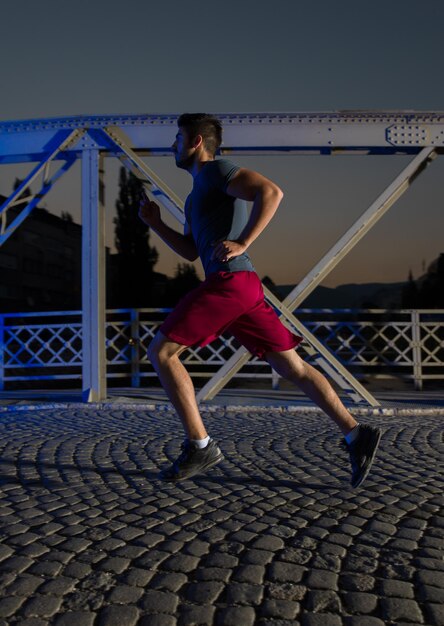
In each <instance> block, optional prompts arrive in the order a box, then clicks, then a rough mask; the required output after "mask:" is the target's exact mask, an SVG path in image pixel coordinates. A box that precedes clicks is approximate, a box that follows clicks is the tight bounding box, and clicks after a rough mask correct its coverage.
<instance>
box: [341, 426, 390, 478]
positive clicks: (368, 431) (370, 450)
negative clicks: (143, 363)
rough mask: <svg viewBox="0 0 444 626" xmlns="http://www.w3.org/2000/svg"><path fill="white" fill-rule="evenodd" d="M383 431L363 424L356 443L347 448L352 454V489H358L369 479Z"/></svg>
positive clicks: (348, 445) (346, 445)
mask: <svg viewBox="0 0 444 626" xmlns="http://www.w3.org/2000/svg"><path fill="white" fill-rule="evenodd" d="M381 434H382V432H381V429H380V428H375V427H374V426H368V425H367V424H363V425H362V426H361V425H360V426H359V434H358V437H357V438H356V439H355V441H354V442H353V443H351V444H348V443H347V442H346V441H345V440H344V443H345V447H346V449H347V450H348V452H349V454H350V461H351V466H352V479H351V485H352V487H358V486H359V485H361V484H362V483H363V482H364V480H365V479H366V478H367V475H368V473H369V471H370V468H371V466H372V463H373V459H374V458H375V454H376V450H377V449H378V445H379V440H380V439H381Z"/></svg>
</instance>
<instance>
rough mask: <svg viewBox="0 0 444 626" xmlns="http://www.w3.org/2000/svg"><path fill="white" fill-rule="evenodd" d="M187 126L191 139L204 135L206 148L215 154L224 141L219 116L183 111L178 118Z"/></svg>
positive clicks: (182, 124) (178, 123)
mask: <svg viewBox="0 0 444 626" xmlns="http://www.w3.org/2000/svg"><path fill="white" fill-rule="evenodd" d="M177 125H178V126H179V127H182V128H185V129H186V131H187V132H188V134H189V136H190V139H194V138H195V137H197V135H202V139H203V142H204V146H205V149H206V150H207V151H208V152H209V153H210V154H211V155H212V156H214V155H215V154H216V152H217V150H218V148H219V146H220V144H221V143H222V124H221V123H220V122H219V120H218V119H217V117H214V116H213V115H210V114H208V113H183V114H182V115H181V116H180V117H179V119H178V120H177Z"/></svg>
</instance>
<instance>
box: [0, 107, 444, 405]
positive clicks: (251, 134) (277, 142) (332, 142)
mask: <svg viewBox="0 0 444 626" xmlns="http://www.w3.org/2000/svg"><path fill="white" fill-rule="evenodd" d="M218 117H219V118H220V119H221V121H222V123H223V125H224V145H223V147H222V150H221V152H222V153H223V154H233V153H238V154H262V155H264V154H291V153H299V154H304V153H308V154H313V153H315V154H316V153H318V154H327V155H329V154H412V155H417V156H415V158H414V159H413V160H412V162H411V163H410V164H409V166H407V168H405V170H404V171H403V172H401V174H400V175H399V176H398V177H397V178H396V179H395V181H393V183H392V184H391V185H390V186H389V187H388V188H387V190H386V191H384V192H383V193H382V194H381V196H380V197H379V198H378V200H376V201H375V203H373V204H372V206H371V207H369V209H368V210H367V211H366V212H365V213H364V214H363V215H362V216H361V218H359V220H358V221H357V222H356V223H355V224H354V225H353V226H352V227H351V229H349V231H347V233H345V235H344V236H343V237H342V238H341V239H340V240H339V241H338V242H337V244H336V245H335V246H334V247H333V248H332V249H331V250H330V251H329V252H327V254H326V255H325V256H324V257H323V258H322V259H321V261H320V262H319V263H318V264H317V265H316V266H315V267H314V268H313V270H312V271H311V272H309V274H308V275H307V276H306V277H305V278H304V279H303V280H302V281H301V283H299V285H298V286H297V287H296V288H295V289H294V290H293V292H292V293H291V294H290V295H289V296H288V297H287V298H286V299H285V301H284V302H279V301H278V300H276V298H275V297H274V296H273V294H271V293H270V292H269V291H268V290H265V291H266V296H267V299H268V300H269V301H270V302H271V303H272V304H273V305H274V306H275V308H276V309H278V310H279V312H280V314H281V315H282V317H283V322H284V323H286V324H287V325H290V326H292V327H294V328H296V329H297V330H299V332H301V334H303V335H304V337H305V338H306V340H307V342H308V350H309V353H311V354H312V355H313V356H314V357H315V360H316V361H317V363H318V365H320V366H321V367H322V368H323V369H324V370H326V371H327V372H328V373H329V374H330V375H332V376H333V378H334V379H336V380H337V382H339V384H340V385H341V386H342V387H343V389H344V390H345V391H346V392H347V393H348V394H349V395H350V396H351V397H352V398H353V399H354V400H355V401H366V402H368V403H370V404H372V405H376V404H377V401H376V400H375V399H374V398H373V397H372V396H371V394H369V393H368V392H367V391H366V390H365V389H364V388H363V387H362V386H361V385H360V383H358V381H356V380H355V379H354V377H353V376H351V374H350V373H349V372H348V371H347V370H345V368H343V367H342V366H341V364H340V363H338V362H337V361H336V360H335V359H334V358H333V357H332V356H331V355H330V353H329V352H328V351H327V350H326V349H325V348H324V346H322V344H320V343H319V342H318V341H317V340H316V338H315V337H313V336H312V335H311V334H310V333H309V332H308V331H307V329H306V328H305V327H304V326H303V325H302V324H301V323H300V322H299V321H298V320H296V319H295V318H294V316H293V314H292V310H294V308H295V307H296V306H299V305H300V303H301V302H302V301H303V300H304V299H305V298H306V297H307V295H308V294H309V293H310V292H311V291H312V290H313V289H314V288H315V287H316V286H317V285H318V284H319V283H320V282H321V281H322V280H323V279H324V278H325V276H326V275H327V274H328V273H329V272H330V271H331V270H332V269H333V267H335V266H336V264H337V263H338V262H339V260H340V259H342V258H343V257H344V256H345V255H346V254H347V253H348V252H349V251H350V250H351V249H352V247H353V246H354V245H356V243H357V242H358V241H359V239H361V238H362V236H364V234H365V233H366V232H368V230H369V229H370V228H371V227H372V226H373V225H374V224H375V223H376V222H377V221H378V219H379V218H380V217H381V216H382V215H383V214H384V213H385V212H386V211H387V210H388V208H389V207H390V206H391V205H392V204H393V203H394V202H395V201H396V199H397V198H399V197H400V195H401V194H402V193H404V191H405V190H406V189H407V188H408V186H409V185H410V184H411V182H412V180H413V178H414V177H415V176H416V175H417V174H418V173H419V172H420V171H422V169H423V168H424V166H425V165H426V164H427V163H428V162H429V161H430V160H431V159H432V158H434V156H436V154H437V153H441V152H442V150H443V147H444V113H443V112H414V111H392V112H384V111H374V112H372V111H344V112H321V113H312V112H306V113H254V114H247V113H245V114H237V113H228V114H225V113H224V114H219V115H218ZM176 121H177V115H126V116H79V117H69V118H57V119H41V120H24V121H11V122H0V164H2V163H20V162H35V161H38V162H39V164H38V165H37V166H36V167H35V168H34V170H33V171H32V172H31V174H30V175H29V176H28V177H27V179H26V180H25V181H24V182H23V183H22V185H21V186H20V187H19V188H18V189H17V190H16V191H15V192H14V193H13V194H11V196H10V197H9V198H8V199H7V200H6V202H5V203H4V205H3V206H2V207H1V208H0V213H1V216H2V224H3V227H2V231H1V235H0V245H1V243H3V242H4V241H5V240H6V239H7V237H8V236H10V234H12V232H13V231H14V230H15V228H17V227H18V226H19V224H20V223H21V222H22V221H23V220H24V219H25V218H26V216H27V215H29V213H30V212H31V210H32V208H33V207H34V206H36V204H37V202H38V201H39V200H40V199H41V198H42V197H43V196H44V195H45V194H46V193H47V192H48V191H49V190H50V188H51V187H52V185H53V183H54V182H55V181H56V180H57V179H58V178H60V176H61V175H62V174H63V173H64V172H65V171H67V169H69V167H70V166H71V165H72V163H73V162H75V160H76V159H77V158H82V209H83V224H84V234H83V237H84V239H83V254H84V269H83V282H84V288H83V313H84V315H83V319H84V322H83V332H84V344H85V349H86V352H85V355H86V363H87V365H85V367H84V372H83V377H84V381H83V382H84V384H83V389H84V397H85V400H88V401H91V400H100V399H104V398H105V397H106V382H105V377H104V372H105V353H104V346H105V337H104V290H103V286H104V284H105V275H104V262H103V249H104V225H103V203H102V202H101V200H100V197H99V192H98V189H99V186H100V173H99V162H100V158H101V157H103V156H111V157H116V156H117V157H118V158H120V159H121V161H122V163H124V165H125V166H126V167H128V168H129V169H130V170H131V171H133V172H134V173H135V174H136V175H137V176H138V177H139V178H140V179H141V180H142V182H143V183H144V185H145V188H146V189H147V191H148V192H150V193H151V194H153V195H154V197H155V198H156V199H157V200H159V201H160V202H161V203H162V204H163V205H164V206H165V207H166V208H167V209H168V210H169V211H170V212H171V213H172V214H173V215H174V216H175V217H176V218H177V219H178V220H179V221H180V222H181V223H183V222H184V215H183V202H182V201H181V199H180V198H178V197H177V196H176V195H175V194H174V192H173V191H172V190H171V189H169V188H168V187H167V185H166V184H165V183H164V182H163V181H162V180H161V179H160V178H159V177H158V176H157V175H156V174H155V172H153V171H152V170H151V169H150V168H149V167H148V166H147V165H146V163H145V162H144V161H143V159H142V158H141V156H146V155H167V154H168V155H169V154H170V153H171V152H170V146H171V143H172V140H173V137H174V134H175V126H176ZM56 160H63V161H64V164H63V165H62V167H60V169H59V170H58V172H57V173H56V174H55V175H53V176H52V177H51V178H50V177H49V165H50V163H51V162H52V161H56ZM41 172H44V175H43V184H42V188H41V190H40V191H39V193H37V194H35V195H34V196H29V197H28V198H25V199H23V198H21V199H20V201H19V200H18V198H19V197H20V196H21V195H23V192H24V190H25V189H26V188H27V187H29V185H30V184H31V182H32V181H33V180H35V178H36V177H37V176H38V175H39V174H40V173H41ZM26 201H28V205H27V206H26V207H25V208H24V209H22V212H21V214H20V215H19V216H18V218H16V220H15V221H14V222H13V224H10V225H7V220H6V217H5V216H6V211H7V210H8V208H10V207H11V206H14V205H16V204H19V203H20V204H22V203H23V202H26ZM249 356H250V355H249V354H248V353H247V352H246V351H245V350H242V349H241V350H239V351H238V353H237V354H235V355H234V356H233V357H232V358H231V359H230V361H228V362H227V364H226V365H225V366H224V367H223V368H222V369H221V371H220V372H218V374H216V376H215V377H213V379H211V380H210V381H209V382H208V383H207V385H205V387H204V388H203V389H202V390H201V392H200V394H199V396H198V397H199V399H208V398H210V397H213V396H214V395H215V394H216V393H217V391H218V390H220V389H221V388H222V387H223V386H224V385H225V384H226V382H228V380H229V379H230V378H231V376H232V375H233V374H234V373H235V372H236V371H238V369H240V367H241V366H242V364H243V363H244V362H245V361H246V360H248V358H249Z"/></svg>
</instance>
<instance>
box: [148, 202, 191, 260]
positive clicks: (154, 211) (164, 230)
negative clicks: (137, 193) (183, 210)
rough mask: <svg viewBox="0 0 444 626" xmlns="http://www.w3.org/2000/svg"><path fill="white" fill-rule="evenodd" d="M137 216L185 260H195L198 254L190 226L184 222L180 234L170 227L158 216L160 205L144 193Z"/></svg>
mask: <svg viewBox="0 0 444 626" xmlns="http://www.w3.org/2000/svg"><path fill="white" fill-rule="evenodd" d="M139 217H140V219H141V220H142V221H143V222H145V224H147V225H148V226H149V227H150V228H152V229H153V230H154V232H156V233H157V234H158V235H159V237H160V238H161V239H163V241H164V242H165V243H166V244H167V245H168V246H169V247H170V248H172V249H173V250H174V252H176V253H177V254H180V256H183V257H184V258H185V259H187V261H195V260H196V259H197V257H198V256H199V255H198V253H197V248H196V244H195V243H194V239H193V235H192V234H191V230H190V227H189V225H188V223H187V222H185V231H184V234H183V235H182V234H181V233H178V232H177V231H176V230H174V229H173V228H170V227H169V226H168V225H167V224H165V222H164V221H162V218H161V216H160V207H159V205H158V204H156V203H155V202H152V201H150V200H149V199H148V198H147V196H146V195H145V194H143V195H142V199H141V201H140V207H139Z"/></svg>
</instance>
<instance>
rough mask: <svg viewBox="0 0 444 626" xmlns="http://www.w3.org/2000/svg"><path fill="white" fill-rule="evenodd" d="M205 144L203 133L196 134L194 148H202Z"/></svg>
mask: <svg viewBox="0 0 444 626" xmlns="http://www.w3.org/2000/svg"><path fill="white" fill-rule="evenodd" d="M202 145H203V137H202V135H196V137H195V138H194V141H193V148H195V149H196V150H197V148H200V147H201V146H202Z"/></svg>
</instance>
